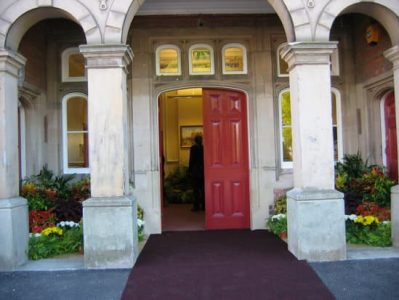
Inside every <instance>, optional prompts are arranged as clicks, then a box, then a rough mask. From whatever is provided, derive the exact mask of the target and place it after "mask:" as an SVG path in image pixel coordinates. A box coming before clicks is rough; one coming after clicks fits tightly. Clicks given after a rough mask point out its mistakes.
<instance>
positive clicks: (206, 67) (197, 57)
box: [188, 44, 215, 75]
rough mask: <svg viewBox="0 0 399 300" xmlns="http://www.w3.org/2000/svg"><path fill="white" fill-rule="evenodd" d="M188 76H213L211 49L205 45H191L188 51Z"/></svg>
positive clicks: (213, 65)
mask: <svg viewBox="0 0 399 300" xmlns="http://www.w3.org/2000/svg"><path fill="white" fill-rule="evenodd" d="M188 53H189V56H188V59H189V73H190V75H213V74H215V64H214V57H213V48H212V47H211V46H209V45H206V44H196V45H192V46H191V47H190V49H189V51H188Z"/></svg>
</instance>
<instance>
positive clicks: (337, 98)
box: [278, 87, 344, 169]
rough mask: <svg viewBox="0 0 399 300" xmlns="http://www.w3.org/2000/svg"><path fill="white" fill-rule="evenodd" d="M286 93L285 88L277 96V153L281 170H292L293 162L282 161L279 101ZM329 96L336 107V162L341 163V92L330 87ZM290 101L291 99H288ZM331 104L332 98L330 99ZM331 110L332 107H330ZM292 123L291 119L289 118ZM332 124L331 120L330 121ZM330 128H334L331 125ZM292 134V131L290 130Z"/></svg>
mask: <svg viewBox="0 0 399 300" xmlns="http://www.w3.org/2000/svg"><path fill="white" fill-rule="evenodd" d="M286 92H290V89H289V88H285V89H283V90H281V91H280V93H279V96H278V114H279V116H278V120H279V125H278V126H279V140H280V141H279V153H280V165H281V168H282V169H292V168H293V161H284V160H283V159H284V155H283V126H282V124H283V114H282V105H281V100H282V95H283V94H284V93H286ZM331 94H334V95H335V101H336V103H335V105H336V114H337V125H336V127H337V144H338V145H337V152H338V161H342V159H343V155H344V154H343V136H342V99H341V92H340V91H339V90H338V89H337V88H334V87H331ZM290 101H291V98H290ZM331 102H332V98H331ZM331 108H332V105H331ZM291 122H292V118H291ZM331 123H332V119H331ZM331 125H332V127H333V126H334V125H333V124H331ZM291 129H292V123H291ZM291 132H292V130H291ZM334 161H335V154H334ZM335 162H337V161H335Z"/></svg>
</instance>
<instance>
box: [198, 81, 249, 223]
mask: <svg viewBox="0 0 399 300" xmlns="http://www.w3.org/2000/svg"><path fill="white" fill-rule="evenodd" d="M203 97H204V146H205V151H204V156H205V157H204V158H205V199H206V227H207V228H208V229H226V228H248V227H249V222H250V217H249V214H250V211H249V165H248V135H247V115H246V114H247V111H246V98H245V95H244V94H243V93H240V92H233V91H226V90H212V89H204V90H203Z"/></svg>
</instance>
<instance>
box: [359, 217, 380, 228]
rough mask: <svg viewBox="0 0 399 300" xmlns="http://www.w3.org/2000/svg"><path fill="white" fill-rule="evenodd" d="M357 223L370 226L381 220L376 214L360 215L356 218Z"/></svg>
mask: <svg viewBox="0 0 399 300" xmlns="http://www.w3.org/2000/svg"><path fill="white" fill-rule="evenodd" d="M355 223H360V224H362V225H364V226H368V225H371V224H373V223H375V224H378V223H380V221H379V220H378V218H377V217H374V216H358V217H357V218H356V219H355Z"/></svg>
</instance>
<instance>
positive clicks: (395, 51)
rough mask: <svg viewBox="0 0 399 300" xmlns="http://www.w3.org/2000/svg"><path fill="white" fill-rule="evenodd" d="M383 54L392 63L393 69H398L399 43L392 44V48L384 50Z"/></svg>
mask: <svg viewBox="0 0 399 300" xmlns="http://www.w3.org/2000/svg"><path fill="white" fill-rule="evenodd" d="M384 56H385V58H386V59H388V60H389V61H390V62H392V63H393V69H394V70H397V69H399V45H396V46H393V47H392V48H390V49H388V50H386V51H384Z"/></svg>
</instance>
